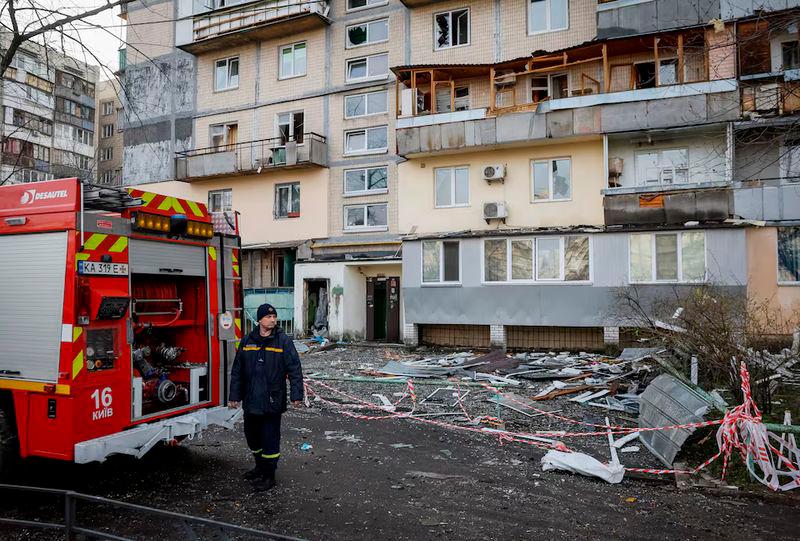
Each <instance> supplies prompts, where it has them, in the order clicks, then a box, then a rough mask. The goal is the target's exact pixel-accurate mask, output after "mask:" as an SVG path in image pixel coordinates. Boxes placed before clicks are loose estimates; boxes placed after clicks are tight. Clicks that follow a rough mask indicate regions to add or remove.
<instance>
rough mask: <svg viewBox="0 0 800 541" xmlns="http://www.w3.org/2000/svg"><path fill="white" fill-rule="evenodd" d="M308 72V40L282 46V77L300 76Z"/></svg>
mask: <svg viewBox="0 0 800 541" xmlns="http://www.w3.org/2000/svg"><path fill="white" fill-rule="evenodd" d="M305 74H306V42H305V41H301V42H300V43H294V44H292V45H284V46H283V47H281V67H280V78H281V79H287V78H289V77H300V76H301V75H305Z"/></svg>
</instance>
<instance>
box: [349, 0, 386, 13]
mask: <svg viewBox="0 0 800 541" xmlns="http://www.w3.org/2000/svg"><path fill="white" fill-rule="evenodd" d="M366 2H367V4H366V5H364V6H358V7H354V8H353V7H350V0H347V3H346V4H345V12H346V13H350V12H352V11H363V10H365V9H371V8H375V7H378V6H385V5H386V4H388V3H389V0H366ZM370 2H372V3H370Z"/></svg>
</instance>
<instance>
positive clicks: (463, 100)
mask: <svg viewBox="0 0 800 541" xmlns="http://www.w3.org/2000/svg"><path fill="white" fill-rule="evenodd" d="M451 98H452V100H453V102H452V103H451V101H450V99H451ZM453 105H455V111H467V110H469V87H468V86H457V87H455V88H454V89H453V91H452V92H451V91H450V87H440V88H437V89H436V112H437V113H449V112H451V111H453V110H454V109H453Z"/></svg>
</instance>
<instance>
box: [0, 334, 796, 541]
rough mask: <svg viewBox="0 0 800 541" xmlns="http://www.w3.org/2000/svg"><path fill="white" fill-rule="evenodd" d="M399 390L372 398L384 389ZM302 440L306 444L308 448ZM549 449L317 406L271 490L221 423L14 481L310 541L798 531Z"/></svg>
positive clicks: (124, 520) (790, 507) (782, 507)
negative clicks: (618, 477) (607, 476)
mask: <svg viewBox="0 0 800 541" xmlns="http://www.w3.org/2000/svg"><path fill="white" fill-rule="evenodd" d="M384 355H389V356H391V355H393V354H391V353H389V354H384V353H383V352H381V351H380V350H376V349H374V348H372V349H371V348H363V349H362V348H348V349H347V350H338V351H336V350H334V351H327V352H324V353H317V354H314V355H307V356H305V357H304V359H303V363H304V368H305V370H306V372H307V373H309V372H314V371H316V372H324V373H333V372H334V370H336V369H337V366H338V369H341V370H342V371H343V372H348V373H350V374H351V375H356V374H355V373H354V370H353V366H352V364H353V363H356V364H360V363H363V362H364V360H365V359H370V358H371V359H373V360H374V361H375V364H376V365H379V364H381V363H382V362H383V360H382V358H383V356H384ZM329 383H330V384H331V385H338V386H340V387H341V388H345V387H346V389H347V390H348V392H353V393H357V394H358V396H361V397H369V396H370V393H371V392H376V391H374V390H373V388H372V387H371V386H367V387H363V388H360V387H359V385H363V384H354V383H348V384H345V383H341V382H333V381H331V382H329ZM383 387H387V386H386V385H384V386H383ZM401 390H402V386H397V388H396V389H391V390H388V391H387V390H386V389H384V390H383V391H380V392H384V393H387V394H388V395H389V396H391V393H392V392H397V391H401ZM419 394H422V393H421V392H419ZM476 394H477V393H476ZM477 400H478V399H477V397H476V402H474V403H471V404H465V406H466V407H467V409H469V408H470V407H473V408H477V407H478V403H477ZM556 405H557V406H559V407H560V406H561V403H558V404H553V406H556ZM492 411H494V410H492ZM572 414H577V413H576V412H572ZM513 419H514V417H513V416H510V417H509V421H512V420H513ZM525 421H526V420H521V421H519V422H525ZM541 422H542V423H544V422H545V421H541ZM548 423H549V422H548ZM549 424H551V423H549ZM557 428H558V427H554V429H557ZM303 444H308V445H311V448H310V449H308V450H302V448H301V447H302V446H303ZM585 445H586V446H588V447H587V449H592V450H593V455H594V456H596V457H597V458H599V459H601V460H607V459H608V456H607V453H608V448H607V445H606V446H604V444H603V443H602V441H601V442H600V443H597V442H595V443H593V444H589V443H586V444H585ZM603 448H605V453H606V454H605V455H603V453H602V451H601V450H602V449H603ZM544 452H545V451H543V450H541V449H538V448H535V447H531V446H527V445H521V444H516V443H509V444H505V445H500V444H499V443H498V442H497V440H496V439H492V438H487V437H485V436H481V435H477V434H470V433H464V432H456V431H452V430H447V429H444V428H439V427H435V426H427V425H419V424H415V423H412V422H410V421H407V420H397V419H389V420H374V421H362V420H357V419H353V418H349V417H345V416H343V415H341V414H339V413H336V412H334V411H332V410H330V409H328V408H323V407H320V405H319V404H318V403H314V402H312V407H311V408H308V409H302V410H292V411H290V412H289V413H288V414H287V415H286V416H284V428H283V445H282V459H281V464H280V467H279V471H278V482H279V486H278V487H277V488H276V489H275V490H273V491H271V492H269V493H266V494H260V493H255V492H253V490H252V489H251V488H250V486H249V484H248V483H247V482H245V481H242V480H241V479H240V478H239V475H240V474H241V472H242V471H244V470H245V469H248V468H249V467H250V466H251V464H250V461H251V458H250V456H249V452H248V450H247V448H246V446H245V443H244V438H243V436H242V434H241V431H240V430H235V431H225V430H222V429H215V430H209V431H207V432H206V433H205V434H204V435H203V437H202V438H201V439H197V440H194V441H191V442H185V443H184V444H183V445H182V446H180V447H159V448H156V449H154V450H153V451H152V452H151V453H149V454H148V455H147V456H146V457H145V458H143V459H141V460H136V459H133V458H130V457H113V458H111V459H109V460H108V461H107V462H106V463H104V464H91V465H85V466H76V465H64V464H60V463H55V462H48V461H43V460H30V461H27V462H25V463H24V464H23V465H22V466H21V467H20V468H19V470H18V472H16V475H15V476H14V479H13V480H12V482H14V483H17V484H27V485H34V486H46V487H54V488H67V489H71V490H75V491H78V492H83V493H88V494H94V495H99V496H105V497H109V498H113V499H118V500H122V501H125V502H131V503H138V504H142V505H146V506H151V507H156V508H159V509H165V510H170V511H177V512H181V513H188V514H191V515H197V516H202V517H209V518H213V519H217V520H221V521H225V522H231V523H235V524H240V525H245V526H250V527H253V528H258V529H263V530H269V531H272V532H275V533H279V534H283V535H291V536H296V537H300V538H304V539H313V540H317V539H326V540H327V539H343V540H344V539H347V540H351V539H353V540H358V539H365V540H366V539H369V540H374V539H380V540H389V539H451V538H459V539H522V538H534V537H538V536H545V537H546V538H547V539H659V540H664V539H676V540H677V539H727V540H733V539H743V540H744V539H747V540H753V539H770V540H775V539H797V524H798V520H800V500H799V499H798V498H796V497H792V496H781V497H777V496H772V497H766V498H761V497H757V498H742V497H720V496H715V495H711V494H709V493H705V492H700V491H697V490H688V491H680V490H678V489H677V488H676V487H675V484H674V481H673V479H672V478H668V479H666V480H664V481H663V482H657V481H645V480H641V479H635V478H630V477H626V478H625V480H624V481H623V482H622V483H621V484H619V485H609V484H606V483H604V482H603V481H600V480H598V479H593V478H585V477H579V476H575V475H570V474H567V473H560V472H543V471H542V468H541V464H540V459H541V457H542V456H543V455H544ZM638 455H639V454H637V456H636V457H633V456H631V457H628V456H625V455H622V460H623V463H625V464H629V463H630V461H634V462H641V463H643V464H650V465H654V466H655V465H656V464H657V463H656V462H655V460H654V459H653V458H652V457H650V456H649V455H647V453H646V451H645V452H642V453H641V454H640V455H641V456H638ZM2 494H3V496H2V498H3V500H0V513H2V514H3V515H5V516H15V517H18V518H33V517H36V518H38V519H39V520H54V519H56V518H58V517H59V515H58V514H59V513H60V511H61V507H60V504H57V503H56V502H55V501H53V500H48V499H47V498H44V497H41V496H37V497H35V498H32V497H19V498H14V499H13V500H11V499H10V498H8V495H7V493H2ZM78 517H79V520H80V521H81V523H82V524H87V525H92V526H101V527H109V526H113V527H114V530H113V531H115V533H117V534H118V535H125V536H131V537H135V538H137V539H154V538H161V539H185V538H189V537H188V536H187V534H185V533H184V531H183V530H181V529H180V528H179V526H178V525H174V524H168V523H165V522H163V521H152V520H150V519H149V518H147V517H145V516H143V515H138V514H136V513H133V514H130V515H119V514H117V513H112V512H111V511H110V510H108V509H103V508H90V507H86V508H83V507H80V508H79V512H78ZM48 535H52V534H48ZM0 538H2V539H51V538H53V537H45V536H44V534H38V533H35V532H29V531H20V530H12V529H9V528H6V529H5V530H3V529H0ZM204 538H207V537H204Z"/></svg>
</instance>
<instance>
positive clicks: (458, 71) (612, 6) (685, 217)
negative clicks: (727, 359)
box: [393, 0, 800, 349]
mask: <svg viewBox="0 0 800 541" xmlns="http://www.w3.org/2000/svg"><path fill="white" fill-rule="evenodd" d="M414 4H415V5H419V6H420V7H419V8H416V9H414V10H412V20H415V21H417V23H416V24H413V23H412V26H413V27H414V28H420V29H421V30H420V33H421V34H422V35H421V36H420V39H419V40H415V42H419V41H428V42H430V41H433V40H435V39H436V36H431V35H430V31H429V34H428V35H427V36H426V35H425V34H424V31H425V30H426V29H429V28H432V27H431V25H430V24H429V19H430V17H431V13H432V12H438V11H440V10H442V9H445V8H447V7H450V6H452V7H453V8H454V9H456V11H457V12H459V13H461V12H462V11H460V10H459V9H457V8H459V6H458V4H457V3H454V2H447V3H435V4H434V3H432V2H415V3H414ZM423 4H424V5H423ZM488 4H489V3H483V2H481V3H478V2H474V3H471V5H470V6H469V8H468V9H467V10H466V15H465V16H466V18H467V20H466V21H465V22H464V23H463V27H464V28H466V29H467V30H466V32H462V31H461V30H460V27H453V28H452V29H451V30H450V36H449V37H448V41H447V42H448V43H452V42H453V41H455V42H456V43H458V44H459V47H451V48H449V49H447V51H446V52H443V53H437V52H436V46H434V47H433V51H434V52H433V53H430V52H426V54H420V55H419V56H415V57H414V58H413V60H412V62H410V63H408V64H407V65H403V66H393V72H394V73H395V74H396V77H397V79H398V87H397V90H396V96H397V104H398V105H397V109H396V114H397V117H398V118H397V121H396V127H397V134H396V138H397V146H398V154H399V155H400V156H402V157H404V158H406V161H405V162H403V163H402V164H401V165H400V223H399V226H400V230H401V231H404V232H406V233H407V234H406V235H404V237H403V289H402V294H403V305H404V316H405V329H404V331H405V332H404V336H405V341H406V342H407V343H436V344H446V345H453V346H470V347H475V346H482V347H489V346H500V347H508V348H561V349H568V348H571V349H601V348H603V347H604V346H605V345H606V344H608V343H615V344H618V343H620V342H625V341H627V340H628V339H629V338H630V334H631V333H629V332H628V329H627V328H626V327H625V319H624V317H621V314H620V313H618V312H617V310H616V304H617V303H616V295H617V294H618V292H619V291H620V289H621V288H622V289H629V288H636V291H637V294H638V295H640V296H641V297H642V298H644V299H654V298H657V297H659V296H662V295H664V296H668V295H670V294H674V292H675V291H676V290H677V291H678V292H680V291H688V290H689V289H691V287H692V286H693V285H695V284H704V283H705V284H714V285H715V286H719V287H721V288H723V289H724V290H726V291H727V292H729V293H732V294H734V295H741V296H744V295H747V296H749V297H751V298H759V299H768V300H770V302H771V303H772V306H773V307H774V308H777V309H780V310H783V312H784V315H787V316H788V315H789V314H790V313H791V312H793V311H795V310H796V309H797V306H796V303H797V301H798V298H797V289H796V288H794V287H792V286H796V285H797V283H798V279H800V274H798V263H800V261H798V256H800V253H799V252H798V249H800V244H798V230H797V229H795V228H794V227H792V226H793V225H794V224H796V223H797V222H796V220H797V219H798V218H800V205H798V201H797V194H798V192H797V188H796V184H794V183H795V182H796V181H797V178H796V175H797V172H796V171H797V164H796V160H797V156H798V154H796V152H797V151H796V150H795V149H796V148H797V147H796V145H797V144H798V143H797V142H796V141H797V140H796V136H795V135H793V133H792V131H793V130H792V128H791V127H792V126H795V125H796V120H797V117H796V115H795V110H796V105H795V101H796V96H795V94H794V93H795V91H796V90H795V89H796V88H797V87H796V86H795V84H796V83H795V82H794V78H795V74H794V71H795V70H796V68H797V56H796V55H797V52H798V26H797V23H798V21H799V20H800V15H798V12H797V10H793V9H790V8H793V7H796V6H795V5H794V4H792V3H790V4H787V3H786V2H784V3H783V5H781V6H776V5H775V4H770V7H768V8H766V10H765V8H763V6H761V5H760V4H757V3H749V4H748V3H746V2H745V3H744V4H745V5H744V6H743V3H741V2H738V3H736V4H735V5H733V4H728V3H726V2H721V3H720V2H717V3H713V2H674V1H672V2H668V1H638V2H630V1H611V2H599V3H596V2H577V1H572V2H566V1H560V0H541V1H531V2H526V3H524V4H525V6H527V9H528V11H527V14H526V15H527V16H526V17H525V18H523V17H521V15H522V12H521V11H520V12H519V13H516V14H514V13H508V12H500V13H498V12H496V11H493V9H492V7H491V6H489V5H488ZM501 4H502V3H501ZM519 4H520V6H522V4H523V3H519ZM479 6H483V7H482V8H481V7H479ZM520 6H518V7H520ZM517 11H519V9H518V10H517ZM451 13H453V12H451ZM434 16H435V15H434ZM507 16H508V17H511V18H513V19H514V21H516V22H513V21H509V22H508V23H507V24H506V23H504V17H507ZM523 21H524V22H523ZM514 24H517V25H518V26H519V28H518V29H517V30H516V32H517V35H516V36H515V37H514V38H513V41H512V38H509V42H510V43H509V44H508V45H507V46H506V40H505V36H504V32H505V31H507V30H509V29H511V28H514V26H513V25H514ZM493 25H497V26H496V28H495V26H493ZM433 28H435V26H434V27H433ZM587 28H588V29H590V30H589V33H591V34H592V35H591V36H590V37H589V38H588V39H587V37H586V36H585V35H581V34H582V33H581V30H582V29H587ZM498 35H499V36H501V39H495V37H496V36H498ZM461 36H466V37H463V38H462V37H461ZM526 39H527V40H528V41H527V42H525V40H526ZM521 44H524V45H525V47H527V51H529V52H524V50H523V51H520V50H519V47H518V46H520V45H521ZM530 51H533V53H532V54H531V52H530ZM784 331H785V329H784ZM778 332H780V331H778Z"/></svg>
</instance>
